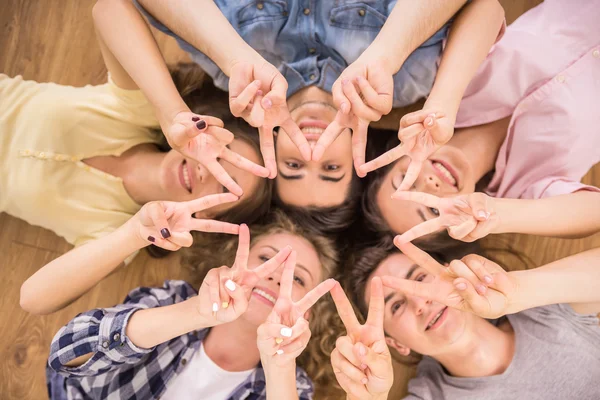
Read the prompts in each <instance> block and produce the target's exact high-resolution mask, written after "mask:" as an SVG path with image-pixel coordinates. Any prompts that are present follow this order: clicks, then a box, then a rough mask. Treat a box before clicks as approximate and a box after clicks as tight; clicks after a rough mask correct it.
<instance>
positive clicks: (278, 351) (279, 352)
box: [275, 349, 283, 355]
mask: <svg viewBox="0 0 600 400" xmlns="http://www.w3.org/2000/svg"><path fill="white" fill-rule="evenodd" d="M275 353H277V355H282V354H283V350H281V349H279V350H277V351H276V352H275Z"/></svg>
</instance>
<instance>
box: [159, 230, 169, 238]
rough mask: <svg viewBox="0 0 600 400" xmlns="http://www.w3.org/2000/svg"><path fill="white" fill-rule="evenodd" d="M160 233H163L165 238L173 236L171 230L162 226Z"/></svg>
mask: <svg viewBox="0 0 600 400" xmlns="http://www.w3.org/2000/svg"><path fill="white" fill-rule="evenodd" d="M160 234H161V235H162V237H163V238H165V239H168V238H170V237H171V232H169V230H168V229H167V228H162V229H161V230H160Z"/></svg>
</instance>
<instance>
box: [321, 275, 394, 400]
mask: <svg viewBox="0 0 600 400" xmlns="http://www.w3.org/2000/svg"><path fill="white" fill-rule="evenodd" d="M331 296H332V297H333V300H334V302H335V306H336V308H337V310H338V313H339V315H340V318H341V319H342V322H343V323H344V326H345V327H346V331H347V336H342V337H340V338H338V340H337V342H336V348H335V349H334V350H333V352H332V353H331V364H332V366H333V372H334V373H335V376H336V378H337V380H338V382H339V384H340V386H342V389H344V390H345V391H346V393H348V395H351V396H354V397H356V398H359V399H379V398H382V399H386V398H387V393H388V392H389V390H390V388H391V387H392V383H393V382H394V372H393V370H392V358H391V355H390V351H389V349H388V347H387V344H386V343H385V336H384V333H383V314H384V300H383V287H382V284H381V279H380V278H378V277H375V278H373V279H372V281H371V299H370V301H369V315H368V317H367V322H366V323H365V324H364V325H361V324H360V323H359V322H358V319H357V318H356V315H355V314H354V310H353V309H352V305H351V304H350V301H349V300H348V297H346V294H345V293H344V290H343V289H342V288H341V286H339V285H337V286H335V287H334V288H333V290H332V291H331Z"/></svg>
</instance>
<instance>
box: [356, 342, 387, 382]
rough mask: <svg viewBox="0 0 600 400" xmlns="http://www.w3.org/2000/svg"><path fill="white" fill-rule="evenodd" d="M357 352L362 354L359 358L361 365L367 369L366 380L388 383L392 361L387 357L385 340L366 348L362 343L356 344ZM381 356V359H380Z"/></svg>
mask: <svg viewBox="0 0 600 400" xmlns="http://www.w3.org/2000/svg"><path fill="white" fill-rule="evenodd" d="M356 347H358V350H357V351H358V352H359V354H360V353H363V354H364V355H363V356H362V357H361V360H362V362H363V363H365V364H366V365H367V367H368V370H367V378H368V379H369V380H372V379H378V380H382V381H387V382H389V381H390V379H389V378H391V377H392V376H391V375H392V374H393V369H392V362H391V361H392V360H391V357H389V349H388V347H387V344H386V343H385V339H381V340H378V341H376V342H375V343H373V344H372V345H371V347H367V346H365V345H364V344H362V343H357V344H356V345H355V348H356ZM382 356H383V357H382Z"/></svg>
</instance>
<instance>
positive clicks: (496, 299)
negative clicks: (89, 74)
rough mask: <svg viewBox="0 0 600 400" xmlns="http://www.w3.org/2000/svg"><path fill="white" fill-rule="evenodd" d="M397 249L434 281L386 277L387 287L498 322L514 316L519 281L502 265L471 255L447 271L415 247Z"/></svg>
mask: <svg viewBox="0 0 600 400" xmlns="http://www.w3.org/2000/svg"><path fill="white" fill-rule="evenodd" d="M397 246H398V248H399V249H400V250H401V251H402V253H404V254H405V255H406V256H407V257H409V258H410V259H411V260H413V261H414V262H415V264H417V265H419V266H420V267H422V268H424V269H426V270H427V271H429V273H430V274H431V275H433V280H429V281H427V282H418V281H414V280H407V279H402V278H396V277H391V276H385V277H383V278H382V281H383V284H384V285H385V286H387V287H390V288H392V289H395V290H399V291H401V292H403V293H405V294H408V295H411V296H417V297H421V298H423V299H428V300H432V301H436V302H438V303H441V304H445V305H447V306H448V307H452V308H456V309H458V310H461V311H467V312H471V313H473V314H477V315H479V316H480V317H483V318H498V317H500V316H502V315H505V314H507V313H510V312H511V306H512V303H514V300H515V299H516V298H517V291H518V284H517V280H516V278H515V277H514V276H512V275H511V274H509V273H507V272H506V271H505V270H504V269H502V267H500V266H499V265H498V264H496V263H494V262H492V261H490V260H488V259H486V258H484V257H481V256H478V255H475V254H471V255H468V256H466V257H463V258H462V260H460V261H459V260H454V261H452V262H451V263H450V264H449V265H448V267H447V268H446V267H444V266H442V265H441V264H440V263H438V262H437V261H435V260H434V259H433V258H432V257H431V256H429V255H428V254H427V253H425V252H424V251H422V250H420V249H418V248H417V247H416V246H415V245H413V244H412V243H404V244H397Z"/></svg>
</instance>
